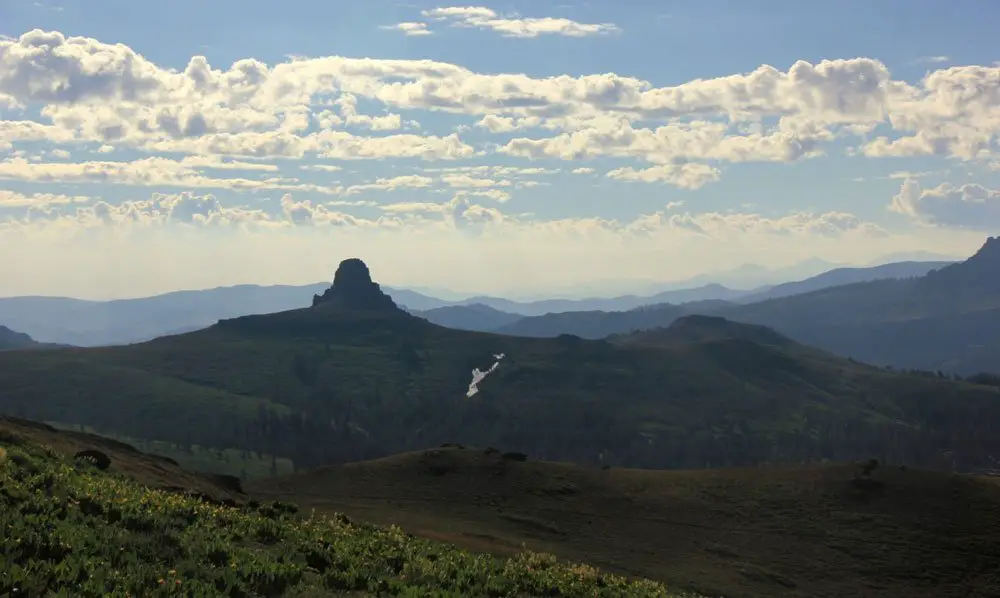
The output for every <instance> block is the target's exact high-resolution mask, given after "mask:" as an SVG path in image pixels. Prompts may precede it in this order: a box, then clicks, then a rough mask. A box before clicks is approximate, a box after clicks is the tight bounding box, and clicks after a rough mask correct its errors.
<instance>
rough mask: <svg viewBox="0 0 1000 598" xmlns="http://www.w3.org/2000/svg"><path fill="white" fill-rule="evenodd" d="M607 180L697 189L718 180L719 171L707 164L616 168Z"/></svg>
mask: <svg viewBox="0 0 1000 598" xmlns="http://www.w3.org/2000/svg"><path fill="white" fill-rule="evenodd" d="M607 176H608V178H612V179H618V180H622V181H641V182H643V183H670V184H672V185H676V186H678V187H681V188H683V189H698V188H700V187H702V186H704V185H705V184H707V183H712V182H715V181H717V180H719V169H718V168H713V167H711V166H708V165H707V164H695V163H681V164H662V165H660V166H652V167H650V168H647V169H645V170H636V169H634V168H631V167H626V168H618V169H615V170H612V171H611V172H609V173H608V174H607Z"/></svg>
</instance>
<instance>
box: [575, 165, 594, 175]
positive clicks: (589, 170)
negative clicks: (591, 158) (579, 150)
mask: <svg viewBox="0 0 1000 598" xmlns="http://www.w3.org/2000/svg"><path fill="white" fill-rule="evenodd" d="M572 172H573V174H593V173H595V172H597V171H596V170H594V169H593V168H590V167H589V166H581V167H580V168H574V169H573V171H572Z"/></svg>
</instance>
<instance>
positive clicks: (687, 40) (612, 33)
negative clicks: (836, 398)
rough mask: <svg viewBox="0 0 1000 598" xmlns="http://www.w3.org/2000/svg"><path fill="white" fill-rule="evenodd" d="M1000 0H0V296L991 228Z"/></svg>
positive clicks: (566, 269) (679, 272)
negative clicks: (479, 0)
mask: <svg viewBox="0 0 1000 598" xmlns="http://www.w3.org/2000/svg"><path fill="white" fill-rule="evenodd" d="M998 26H1000V3H996V2H993V1H991V0H955V1H954V2H950V3H943V2H939V1H937V0H882V1H879V2H871V1H870V0H864V1H858V0H842V1H840V2H825V3H820V2H801V1H789V0H766V1H765V0H759V1H751V0H729V1H722V0H701V1H699V2H689V1H685V2H681V1H670V0H657V1H654V0H618V1H614V2H612V1H610V0H608V1H598V0H590V1H585V2H572V1H560V0H554V1H551V2H548V1H546V2H539V1H537V0H536V1H533V2H527V1H518V2H501V3H490V4H469V5H457V4H456V5H452V4H448V3H440V2H426V1H411V2H390V1H386V0H363V1H362V0H356V1H355V0H342V1H338V2H329V1H326V0H283V1H282V2H280V3H279V2H274V1H271V0H255V1H254V2H236V1H234V0H214V1H213V2H197V3H195V2H193V1H190V0H173V1H172V2H164V3H145V2H143V3H136V2H130V1H124V0H101V1H100V2H94V1H88V2H83V0H39V1H31V0H0V239H2V242H0V295H3V296H11V295H23V294H40V295H68V296H75V297H84V298H100V299H103V298H112V297H135V296H144V295H151V294H155V293H161V292H166V291H170V290H176V289H194V288H209V287H215V286H222V285H230V284H242V283H257V284H305V283H312V282H316V281H320V280H331V279H332V276H333V272H334V270H335V269H336V266H337V264H338V263H339V262H340V261H341V260H343V259H345V258H348V257H359V258H361V259H363V260H365V262H366V263H368V265H369V267H370V269H371V271H372V273H373V276H374V277H375V279H376V280H377V281H378V282H381V283H384V284H387V285H391V286H411V287H421V288H439V289H450V290H454V291H459V292H469V293H492V294H507V295H524V294H529V293H530V294H532V295H535V296H537V295H544V294H546V293H565V292H567V289H573V288H582V287H584V286H586V287H587V288H588V289H591V290H593V289H595V288H596V289H605V290H607V291H608V292H612V291H621V290H625V289H627V287H628V286H629V285H636V284H639V282H642V283H643V284H648V283H649V282H659V281H671V280H680V279H685V278H688V277H692V276H695V275H698V274H703V273H710V272H717V271H722V270H727V269H730V268H735V267H738V266H740V265H741V264H761V265H765V266H768V267H775V268H777V267H783V266H788V265H791V264H795V263H798V262H802V261H804V260H810V259H822V260H826V261H829V262H834V263H838V264H841V263H842V264H868V263H871V262H873V261H874V260H878V259H879V258H880V257H882V256H886V255H899V254H907V253H908V252H933V253H937V254H944V255H950V256H959V257H960V256H967V255H970V254H971V253H973V252H974V251H975V250H976V249H977V248H978V247H979V246H980V245H982V243H983V242H984V241H985V239H986V237H987V236H990V235H996V234H998V231H1000V139H998V134H1000V62H998V61H1000V42H997V41H996V36H995V31H996V28H997V27H998Z"/></svg>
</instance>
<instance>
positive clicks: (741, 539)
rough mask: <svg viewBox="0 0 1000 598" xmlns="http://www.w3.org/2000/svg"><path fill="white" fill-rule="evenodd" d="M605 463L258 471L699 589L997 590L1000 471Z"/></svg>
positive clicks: (489, 461)
mask: <svg viewBox="0 0 1000 598" xmlns="http://www.w3.org/2000/svg"><path fill="white" fill-rule="evenodd" d="M858 471H859V468H857V467H854V466H847V465H831V466H823V467H819V466H816V467H783V468H777V467H774V468H747V469H721V470H702V471H644V470H625V469H611V470H600V469H596V468H586V467H581V466H577V465H571V464H567V463H547V462H535V461H530V460H529V461H527V462H523V463H520V462H513V461H505V460H504V459H502V457H500V456H499V455H496V454H492V455H491V454H486V453H485V452H484V451H482V450H475V449H471V448H467V449H458V448H444V449H435V450H431V451H426V452H418V453H410V454H404V455H398V456H393V457H389V458H385V459H380V460H376V461H369V462H362V463H354V464H347V465H343V466H336V467H328V468H322V469H320V470H317V471H314V472H308V473H304V474H297V475H293V476H288V477H284V478H276V479H272V480H257V481H254V482H251V483H250V484H249V486H248V491H250V492H252V493H255V494H256V495H259V496H262V497H267V498H269V499H282V500H293V501H295V502H297V503H298V504H300V505H301V506H302V507H303V508H306V509H309V508H313V509H316V511H317V512H328V511H339V512H344V513H347V514H349V515H351V516H356V517H358V518H364V519H368V520H372V521H377V522H380V523H393V524H397V525H400V526H402V527H403V528H404V529H406V530H408V531H412V532H414V533H416V534H418V535H424V536H427V537H432V538H438V539H446V540H448V541H452V542H455V543H457V544H459V545H461V546H463V547H466V548H468V549H471V550H479V551H492V552H498V553H505V552H513V551H515V550H518V549H519V548H520V547H521V546H522V543H524V544H526V545H527V546H528V547H529V548H530V549H535V550H544V551H547V552H552V553H554V554H556V555H559V556H560V557H563V558H568V559H586V560H588V561H589V562H591V563H594V564H595V565H598V566H600V567H602V568H605V569H607V570H611V571H616V572H620V573H624V574H631V575H638V576H643V577H649V578H654V579H660V580H663V581H666V582H668V583H669V584H671V585H676V586H677V587H683V588H690V589H692V590H694V591H698V592H699V593H702V594H704V595H709V596H719V595H724V596H726V597H727V598H748V597H765V596H766V597H772V596H776V597H806V596H809V597H824V596H829V597H838V598H839V597H842V596H880V597H889V598H892V597H899V598H923V597H927V598H931V597H934V598H949V597H955V598H958V597H963V598H965V597H977V596H995V595H997V594H998V592H1000V572H998V571H997V569H996V567H995V563H996V562H997V559H1000V484H997V483H996V482H995V481H993V480H991V479H989V478H975V477H971V476H962V475H954V474H942V473H934V472H927V471H922V470H916V469H908V470H904V469H901V468H898V467H884V468H882V469H878V470H876V471H875V473H874V475H873V479H874V480H875V481H876V482H875V484H876V487H875V488H874V489H872V488H868V489H865V488H861V487H858V486H855V484H854V483H853V481H852V480H853V479H854V477H855V476H856V475H857V474H858Z"/></svg>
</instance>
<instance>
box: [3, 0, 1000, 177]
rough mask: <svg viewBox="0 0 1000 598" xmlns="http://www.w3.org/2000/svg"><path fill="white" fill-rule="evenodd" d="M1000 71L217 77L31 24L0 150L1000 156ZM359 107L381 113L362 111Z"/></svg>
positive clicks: (848, 62)
mask: <svg viewBox="0 0 1000 598" xmlns="http://www.w3.org/2000/svg"><path fill="white" fill-rule="evenodd" d="M426 16H427V18H429V19H432V20H434V22H437V20H441V22H442V23H448V24H455V25H460V24H461V25H462V26H477V27H478V26H483V27H489V28H496V29H497V30H499V31H508V32H509V33H510V34H511V35H541V32H542V31H547V30H549V29H551V30H553V31H557V30H558V31H563V32H564V33H565V32H571V31H575V32H583V31H589V30H586V29H579V27H582V26H583V25H581V24H576V25H568V24H567V23H563V22H562V21H559V20H558V19H555V20H552V19H549V20H545V19H541V20H537V19H536V20H531V19H521V18H514V17H512V16H500V15H498V14H497V13H496V12H495V11H493V10H492V9H488V8H483V7H445V8H440V9H432V10H428V11H427V15H426ZM513 23H520V24H513ZM526 23H528V24H530V25H528V24H526ZM569 23H572V22H569ZM593 27H598V26H597V25H594V26H593ZM546 28H549V29H546ZM998 73H1000V67H996V66H955V67H950V68H944V69H939V70H933V71H930V72H928V74H927V75H926V76H925V77H924V78H923V79H921V80H920V81H919V82H917V83H912V84H911V83H908V82H905V81H900V80H895V79H893V78H892V76H891V74H890V72H889V69H888V68H887V67H886V66H885V65H884V64H883V63H881V62H879V61H878V60H875V59H872V58H851V59H837V60H824V61H820V62H818V63H815V64H813V63H809V62H806V61H801V60H800V61H797V62H795V63H794V64H792V65H791V66H790V67H788V69H787V70H781V69H779V68H777V67H774V66H770V65H762V66H760V67H758V68H756V69H754V70H752V71H749V72H746V73H740V74H733V75H727V76H722V77H715V78H708V79H697V80H693V81H688V82H686V83H681V84H679V85H675V86H666V87H656V86H654V85H653V84H651V83H650V82H648V81H645V80H642V79H638V78H635V77H628V76H624V75H620V74H616V73H605V74H596V75H582V76H569V75H557V76H551V77H531V76H528V75H526V74H510V73H491V74H484V73H476V72H473V71H471V70H469V69H467V68H464V67H462V66H459V65H455V64H450V63H446V62H440V61H433V60H392V59H368V58H347V57H341V56H328V57H319V58H295V59H291V60H289V61H288V62H284V63H281V64H276V65H267V64H264V63H262V62H260V61H257V60H253V59H242V60H238V61H236V62H235V63H233V65H232V66H230V67H229V68H228V69H225V70H220V69H216V68H213V67H212V66H211V65H210V64H209V63H208V61H207V60H206V59H205V58H204V57H202V56H194V57H192V58H191V59H190V61H189V62H188V64H187V66H186V67H185V68H184V69H183V70H181V71H176V70H172V69H168V68H164V67H161V66H159V65H157V64H155V63H153V62H151V61H149V60H148V59H146V58H145V57H143V56H141V55H140V54H138V53H136V52H135V51H134V50H132V49H131V48H129V47H128V46H125V45H122V44H106V43H103V42H100V41H98V40H95V39H91V38H86V37H66V36H64V35H63V34H61V33H58V32H47V31H41V30H35V31H30V32H28V33H25V34H24V35H22V36H20V37H19V38H17V39H6V40H2V41H0V96H3V97H4V98H6V101H7V103H10V104H12V105H17V106H21V107H29V106H30V107H33V108H36V109H37V114H38V115H39V116H38V117H37V121H36V120H30V119H25V120H19V121H0V147H3V148H10V147H12V144H15V143H19V142H24V141H30V140H51V141H55V142H58V143H67V144H68V143H75V144H79V143H97V144H105V145H113V146H114V147H134V148H140V149H144V150H147V151H153V152H163V151H170V152H184V153H190V154H197V155H229V156H237V157H244V158H246V157H255V158H266V157H288V158H300V157H304V156H317V157H324V158H331V159H381V158H419V159H423V160H457V159H463V158H469V157H473V156H476V155H481V154H482V153H483V152H482V151H477V150H475V149H473V148H472V147H471V146H469V145H468V144H466V143H465V142H464V141H463V140H462V139H461V138H460V137H459V136H458V135H457V134H455V133H451V134H448V135H438V136H435V135H426V136H425V135H416V134H399V133H398V131H399V130H400V129H401V128H406V127H407V126H410V125H413V121H404V120H403V117H402V111H406V110H429V111H439V112H448V113H452V114H455V115H460V116H466V117H472V118H473V119H478V120H473V121H471V122H472V123H473V124H475V125H477V126H478V128H480V129H483V130H487V131H490V132H492V133H497V134H501V133H511V132H516V131H524V130H527V129H531V130H534V131H540V132H545V131H555V132H556V134H555V135H552V136H532V137H526V136H522V137H518V138H515V139H511V140H509V141H508V142H507V143H505V144H504V145H503V146H501V150H500V151H501V152H502V153H506V154H508V155H511V156H515V157H519V158H540V157H548V158H558V159H563V160H576V159H582V158H587V157H594V156H604V155H607V156H615V157H627V158H632V159H636V160H640V161H645V162H647V163H649V164H650V165H653V166H658V165H664V164H670V163H673V162H676V161H677V160H684V161H687V162H695V163H699V162H700V163H706V162H746V161H773V162H778V161H794V160H799V159H803V158H809V157H814V156H818V155H821V154H822V153H823V151H824V147H825V145H827V144H828V143H829V142H832V141H834V140H836V139H843V138H852V137H856V136H859V135H868V134H869V133H872V132H873V131H875V130H876V129H877V128H880V130H879V131H878V134H877V135H875V136H874V137H872V138H870V139H867V140H866V141H865V142H864V143H863V145H862V147H861V152H862V153H863V154H865V155H868V156H913V155H941V156H948V157H954V158H960V159H978V158H982V157H984V156H989V155H990V154H991V153H995V152H996V151H997V149H998V148H997V132H998V130H1000V91H998V89H1000V83H998V82H1000V74H998ZM362 102H364V103H365V105H367V104H369V103H371V104H380V105H381V106H382V107H383V110H384V111H383V112H382V113H379V114H375V115H370V114H362V113H361V112H360V111H359V106H360V105H361V103H362ZM413 126H416V125H413ZM345 127H347V128H350V127H353V128H355V129H363V130H364V131H365V132H366V133H371V134H372V135H371V136H369V135H367V134H366V135H359V134H356V133H352V132H348V131H346V130H344V128H345ZM387 133H388V134H387Z"/></svg>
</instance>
